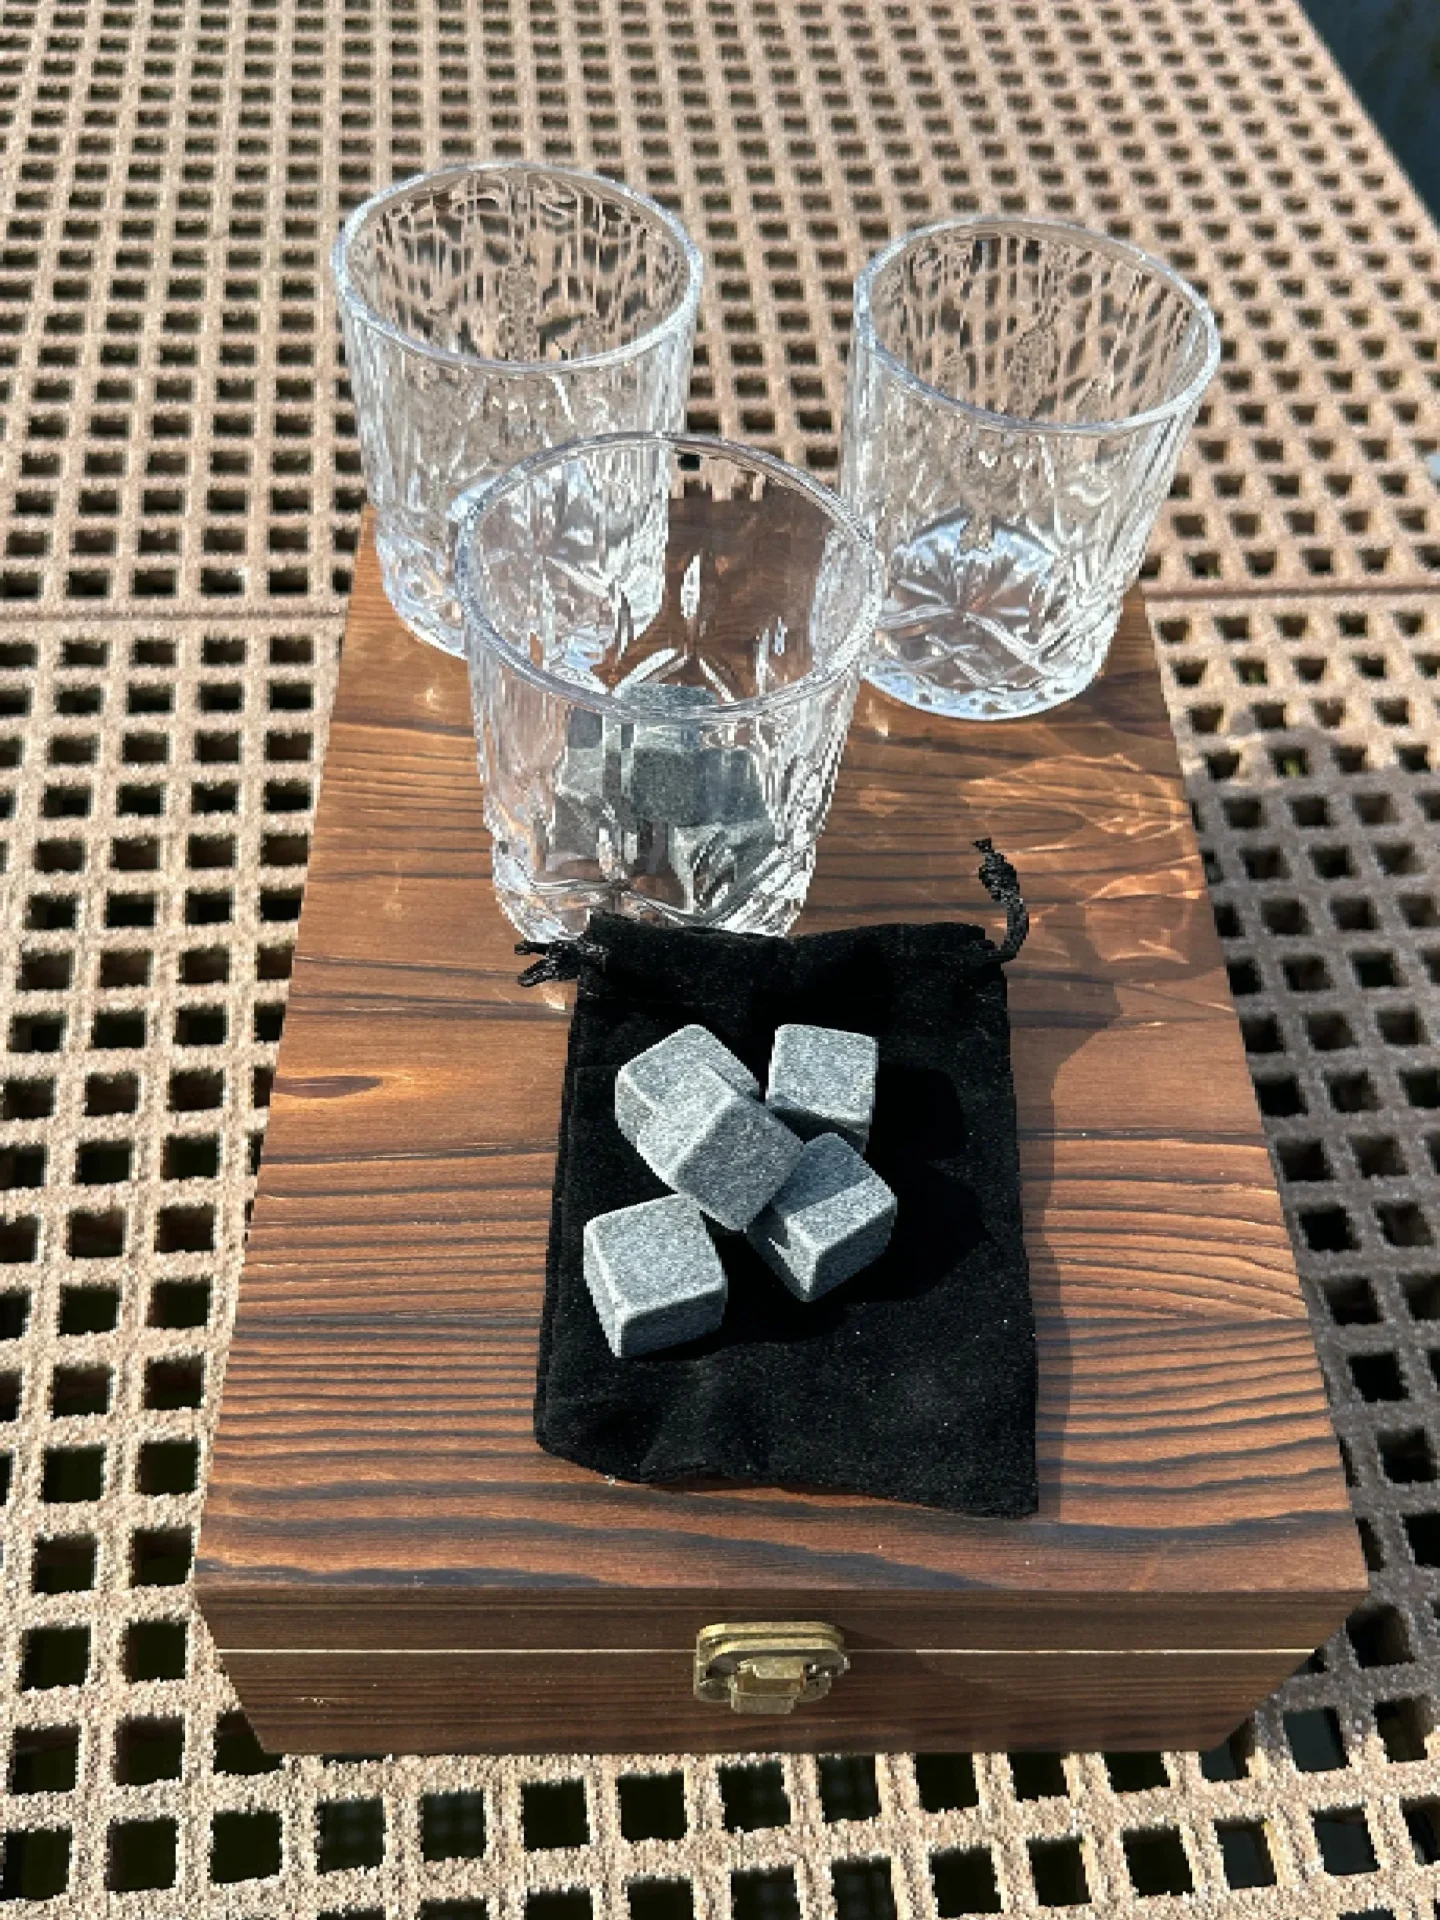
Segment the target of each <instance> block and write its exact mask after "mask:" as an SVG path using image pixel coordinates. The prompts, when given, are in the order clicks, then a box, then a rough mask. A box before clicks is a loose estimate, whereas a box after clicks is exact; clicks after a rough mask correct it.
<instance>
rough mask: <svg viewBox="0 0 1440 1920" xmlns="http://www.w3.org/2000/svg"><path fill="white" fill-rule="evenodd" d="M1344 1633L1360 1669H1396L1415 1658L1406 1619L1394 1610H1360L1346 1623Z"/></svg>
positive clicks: (1389, 1608)
mask: <svg viewBox="0 0 1440 1920" xmlns="http://www.w3.org/2000/svg"><path fill="white" fill-rule="evenodd" d="M1345 1633H1346V1637H1347V1638H1348V1639H1349V1642H1350V1645H1351V1647H1352V1648H1353V1649H1354V1653H1355V1658H1356V1661H1357V1662H1358V1663H1359V1665H1360V1666H1362V1667H1390V1666H1398V1665H1401V1664H1403V1663H1405V1662H1407V1661H1411V1660H1413V1659H1414V1658H1415V1653H1414V1649H1413V1648H1412V1646H1411V1644H1410V1633H1409V1629H1408V1628H1407V1626H1406V1624H1405V1616H1404V1615H1403V1614H1402V1613H1400V1611H1399V1610H1398V1609H1397V1608H1395V1607H1390V1606H1383V1605H1381V1606H1372V1607H1361V1608H1360V1609H1359V1610H1358V1611H1357V1612H1355V1613H1352V1614H1351V1616H1350V1618H1349V1619H1348V1620H1347V1621H1346V1622H1345Z"/></svg>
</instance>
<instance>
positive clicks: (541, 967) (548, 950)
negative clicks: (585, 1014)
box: [515, 933, 605, 987]
mask: <svg viewBox="0 0 1440 1920" xmlns="http://www.w3.org/2000/svg"><path fill="white" fill-rule="evenodd" d="M515 951H516V953H538V954H539V955H540V956H541V957H540V959H538V960H537V961H536V962H535V964H534V966H533V967H526V969H525V971H524V972H523V973H522V974H519V975H517V978H518V979H519V982H520V985H521V986H522V987H538V986H542V985H543V984H544V983H545V981H547V980H578V979H579V978H580V969H581V968H582V967H584V966H586V965H589V966H595V967H603V966H604V965H605V949H604V947H602V946H601V945H600V943H599V941H598V940H587V939H586V938H585V936H584V934H583V933H582V934H579V935H577V937H576V938H575V939H574V940H520V941H517V943H516V946H515Z"/></svg>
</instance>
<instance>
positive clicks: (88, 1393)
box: [50, 1367, 115, 1419]
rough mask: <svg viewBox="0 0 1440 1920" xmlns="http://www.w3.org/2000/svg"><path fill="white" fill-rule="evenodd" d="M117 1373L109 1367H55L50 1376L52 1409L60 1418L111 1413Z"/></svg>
mask: <svg viewBox="0 0 1440 1920" xmlns="http://www.w3.org/2000/svg"><path fill="white" fill-rule="evenodd" d="M114 1380H115V1376H114V1375H113V1374H112V1373H111V1371H110V1369H109V1367H56V1368H55V1370H54V1371H53V1372H52V1374H51V1375H50V1411H51V1413H52V1414H54V1415H55V1416H56V1418H57V1419H65V1418H67V1417H70V1416H73V1415H77V1414H95V1413H108V1412H109V1411H110V1394H111V1389H112V1388H113V1386H114Z"/></svg>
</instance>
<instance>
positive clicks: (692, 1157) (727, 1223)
mask: <svg viewBox="0 0 1440 1920" xmlns="http://www.w3.org/2000/svg"><path fill="white" fill-rule="evenodd" d="M635 1146H636V1149H637V1151H638V1152H639V1154H640V1157H641V1158H642V1159H643V1160H644V1161H645V1163H646V1165H647V1166H648V1167H649V1168H650V1169H651V1171H652V1172H653V1173H656V1174H658V1175H659V1177H660V1179H662V1180H663V1181H664V1182H665V1184H666V1186H668V1187H674V1188H675V1190H676V1191H677V1192H678V1193H688V1194H689V1196H690V1198H691V1199H692V1200H695V1201H698V1202H699V1204H700V1205H701V1206H702V1207H703V1208H704V1209H705V1211H706V1213H708V1214H709V1215H710V1216H711V1217H712V1218H713V1219H715V1220H718V1221H719V1222H720V1225H721V1226H722V1227H734V1228H739V1227H748V1226H749V1224H750V1222H751V1221H752V1220H753V1219H754V1218H755V1216H756V1214H757V1213H759V1211H760V1209H761V1208H762V1207H763V1206H764V1205H765V1202H766V1201H767V1200H768V1199H769V1198H770V1197H771V1195H772V1194H774V1193H776V1192H777V1191H778V1190H779V1188H780V1187H781V1186H783V1185H784V1183H785V1181H786V1180H787V1179H788V1178H789V1175H790V1173H791V1171H792V1169H793V1168H794V1166H795V1163H796V1161H797V1160H798V1159H799V1158H800V1155H801V1153H802V1152H803V1148H802V1146H801V1143H800V1141H799V1140H798V1139H797V1138H796V1137H795V1135H794V1134H793V1133H791V1131H790V1129H789V1128H788V1127H786V1126H782V1125H781V1123H780V1122H779V1121H778V1120H777V1119H776V1118H775V1116H774V1114H773V1113H771V1112H770V1111H769V1109H768V1108H767V1107H763V1106H762V1105H761V1104H760V1102H759V1101H758V1100H753V1099H751V1098H750V1096H749V1095H748V1094H745V1093H739V1092H737V1091H736V1089H735V1088H734V1087H733V1086H732V1085H731V1084H730V1082H729V1081H728V1080H722V1079H721V1077H720V1075H719V1074H718V1073H715V1072H713V1071H712V1070H711V1069H710V1068H709V1067H704V1066H697V1067H696V1068H695V1069H694V1070H693V1072H692V1073H691V1074H690V1075H689V1076H688V1077H687V1079H686V1081H685V1084H684V1086H683V1088H681V1089H680V1090H679V1091H678V1093H677V1095H676V1097H675V1098H674V1099H672V1100H670V1101H667V1102H666V1103H665V1105H663V1106H661V1107H658V1108H657V1109H656V1110H655V1112H654V1113H652V1114H651V1116H650V1118H649V1119H648V1120H647V1121H646V1122H645V1124H644V1126H643V1127H641V1129H640V1131H639V1133H638V1134H637V1135H636V1137H635Z"/></svg>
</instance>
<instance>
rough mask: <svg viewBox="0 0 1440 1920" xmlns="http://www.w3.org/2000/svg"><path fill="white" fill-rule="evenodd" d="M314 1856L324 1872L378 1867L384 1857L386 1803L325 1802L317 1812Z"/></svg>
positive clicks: (365, 1801) (377, 1801) (367, 1801)
mask: <svg viewBox="0 0 1440 1920" xmlns="http://www.w3.org/2000/svg"><path fill="white" fill-rule="evenodd" d="M315 1857H316V1864H317V1866H318V1867H319V1870H320V1872H321V1873H337V1872H340V1871H342V1870H345V1869H349V1868H353V1867H378V1866H379V1865H380V1862H381V1861H382V1860H383V1859H384V1857H385V1803H384V1801H383V1800H325V1801H322V1802H321V1803H320V1805H319V1806H318V1807H317V1808H316V1809H315Z"/></svg>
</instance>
